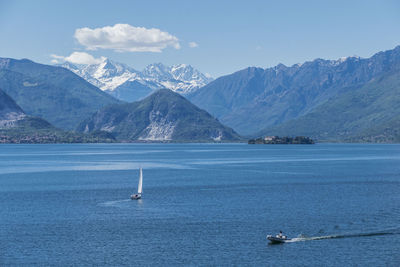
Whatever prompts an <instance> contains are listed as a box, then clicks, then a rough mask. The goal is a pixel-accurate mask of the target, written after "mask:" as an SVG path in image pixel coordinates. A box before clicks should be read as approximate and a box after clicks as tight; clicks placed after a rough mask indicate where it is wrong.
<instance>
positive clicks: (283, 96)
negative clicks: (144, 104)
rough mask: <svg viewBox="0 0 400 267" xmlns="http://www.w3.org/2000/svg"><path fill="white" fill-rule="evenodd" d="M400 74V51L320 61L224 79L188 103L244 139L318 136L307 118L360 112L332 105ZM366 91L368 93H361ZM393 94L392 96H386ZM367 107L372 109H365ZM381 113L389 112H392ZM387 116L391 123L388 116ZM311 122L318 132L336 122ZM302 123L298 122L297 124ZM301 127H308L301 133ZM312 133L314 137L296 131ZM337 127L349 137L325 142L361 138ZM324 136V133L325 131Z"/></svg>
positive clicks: (253, 70)
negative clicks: (277, 135)
mask: <svg viewBox="0 0 400 267" xmlns="http://www.w3.org/2000/svg"><path fill="white" fill-rule="evenodd" d="M399 70H400V46H398V47H396V48H395V49H393V50H388V51H385V52H379V53H377V54H375V55H373V56H372V57H370V58H366V59H363V58H359V57H347V58H341V59H339V60H323V59H316V60H313V61H311V62H305V63H303V64H296V65H293V66H291V67H287V66H285V65H283V64H280V65H277V66H276V67H273V68H267V69H262V68H255V67H249V68H246V69H243V70H241V71H238V72H235V73H233V74H231V75H227V76H223V77H220V78H218V79H216V80H214V81H212V82H210V83H209V84H208V85H206V86H204V87H202V88H200V89H199V90H197V91H195V92H193V93H191V94H189V95H188V96H187V97H188V98H189V99H190V100H191V101H192V102H193V103H194V104H196V105H198V106H199V107H201V108H203V109H205V110H207V111H208V112H210V113H211V114H212V115H213V116H215V117H217V118H218V119H219V120H220V121H221V122H222V123H223V124H225V125H227V126H230V127H232V128H233V129H235V130H236V131H237V132H238V133H239V134H243V135H249V136H254V135H260V134H275V133H279V134H284V135H296V134H298V133H300V132H301V133H310V134H311V135H314V134H313V133H311V131H312V129H311V128H309V127H311V125H310V124H307V125H308V126H306V125H305V124H304V121H305V120H310V119H311V118H310V117H305V116H306V115H307V114H310V116H311V115H312V114H315V113H319V114H320V113H321V112H322V111H327V110H326V108H328V106H329V107H330V112H335V114H336V116H339V115H341V114H344V113H346V112H350V111H351V110H353V108H355V107H353V106H352V104H351V103H352V102H351V101H350V102H348V104H349V105H348V106H341V107H339V106H336V107H337V108H336V109H332V105H333V104H332V101H340V100H338V99H342V98H341V97H343V98H346V97H349V94H352V92H354V94H356V92H359V94H362V92H364V93H366V92H365V90H367V91H368V88H371V90H372V87H374V86H373V85H371V87H369V86H367V84H368V83H369V82H373V81H375V80H379V79H386V78H382V77H383V76H385V75H389V74H393V75H394V77H396V75H399ZM385 77H386V76H385ZM393 79H394V78H390V79H389V80H388V81H393ZM380 85H385V87H382V88H381V89H380V90H382V93H383V91H384V92H385V94H386V93H387V94H394V95H396V96H397V93H398V91H396V90H397V88H398V87H392V86H390V84H388V83H382V84H380ZM363 86H367V87H365V88H364V89H362V90H360V91H358V90H359V89H360V88H362V87H363ZM391 90H392V92H387V91H391ZM393 90H394V91H393ZM357 97H361V96H357ZM357 97H354V98H353V101H357ZM335 103H337V102H335ZM365 105H368V104H367V103H365ZM377 111H379V110H377ZM359 112H361V114H363V112H366V111H365V110H359ZM382 112H388V110H385V111H382ZM396 112H397V111H396ZM396 112H395V113H396ZM388 116H389V117H390V115H389V114H388ZM300 118H301V119H302V120H300ZM312 118H313V119H312V121H313V123H314V126H312V128H313V129H315V125H318V126H319V125H321V124H322V123H324V124H326V125H330V124H331V120H332V116H319V117H318V120H317V118H316V117H315V116H313V117H312ZM385 118H386V117H385ZM297 119H299V120H298V121H296V120H297ZM352 119H353V117H348V118H347V120H349V121H350V120H352ZM387 119H389V118H387ZM382 123H383V121H382ZM280 125H282V127H280ZM290 125H292V126H290ZM295 125H297V126H295ZM302 125H304V127H300V126H302ZM307 127H308V130H309V131H300V130H299V131H294V130H295V129H301V128H307ZM337 127H338V130H337V133H339V132H340V131H341V132H348V133H349V134H348V135H346V134H340V135H337V134H333V133H330V134H327V135H326V136H327V137H328V136H330V137H329V138H339V137H340V138H344V137H345V136H346V138H350V135H351V134H353V133H356V132H354V131H349V129H347V127H346V124H340V125H337ZM339 128H340V129H339ZM320 130H321V132H323V131H324V130H323V129H322V128H321V129H320ZM315 136H318V137H321V138H322V137H323V136H324V135H321V134H316V135H315Z"/></svg>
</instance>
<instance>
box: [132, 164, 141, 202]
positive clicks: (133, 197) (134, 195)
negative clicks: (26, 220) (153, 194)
mask: <svg viewBox="0 0 400 267" xmlns="http://www.w3.org/2000/svg"><path fill="white" fill-rule="evenodd" d="M139 172H140V175H139V184H138V190H137V191H138V192H137V194H133V195H131V199H132V200H134V199H135V200H137V199H141V198H142V184H143V170H142V168H140V170H139Z"/></svg>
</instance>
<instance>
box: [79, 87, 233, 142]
mask: <svg viewBox="0 0 400 267" xmlns="http://www.w3.org/2000/svg"><path fill="white" fill-rule="evenodd" d="M77 130H78V131H80V132H84V133H91V132H93V131H106V132H109V133H110V134H111V135H113V136H114V137H115V138H116V139H117V140H119V141H130V142H131V141H162V142H165V141H167V142H169V141H196V142H198V141H205V142H215V141H238V140H240V137H239V136H238V135H237V134H236V133H235V132H234V131H233V130H232V129H231V128H228V127H226V126H223V125H222V124H221V123H219V122H218V120H216V119H215V118H213V117H212V116H211V115H210V114H208V113H207V112H206V111H204V110H201V109H199V108H198V107H196V106H194V105H193V104H192V103H190V102H189V101H188V100H186V99H185V98H184V97H182V96H181V95H179V94H177V93H175V92H172V91H171V90H169V89H161V90H158V91H156V92H155V93H153V94H152V95H150V96H148V97H147V98H145V99H143V100H141V101H137V102H133V103H128V104H121V105H112V106H109V107H105V108H103V109H101V110H99V111H98V112H96V113H95V114H94V115H93V116H92V117H91V118H89V119H87V120H85V121H83V122H82V123H81V124H80V125H79V126H78V128H77Z"/></svg>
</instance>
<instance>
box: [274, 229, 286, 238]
mask: <svg viewBox="0 0 400 267" xmlns="http://www.w3.org/2000/svg"><path fill="white" fill-rule="evenodd" d="M276 237H278V238H282V239H286V236H284V235H283V233H282V231H279V234H277V235H276Z"/></svg>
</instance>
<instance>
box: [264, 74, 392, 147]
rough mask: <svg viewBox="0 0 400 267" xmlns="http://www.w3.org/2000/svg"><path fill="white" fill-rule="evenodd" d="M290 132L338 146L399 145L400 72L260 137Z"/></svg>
mask: <svg viewBox="0 0 400 267" xmlns="http://www.w3.org/2000/svg"><path fill="white" fill-rule="evenodd" d="M289 132H290V133H291V134H293V135H306V136H310V137H312V138H316V139H318V140H324V141H335V142H338V141H345V142H400V70H399V71H395V72H390V73H387V74H385V75H382V76H380V77H378V78H374V79H372V80H371V81H369V82H368V83H366V84H364V85H362V86H359V87H356V88H351V89H349V90H347V92H345V93H343V94H341V95H338V96H335V97H332V98H331V99H330V100H329V101H326V102H325V103H323V104H321V105H320V106H318V107H316V108H315V109H314V110H313V111H311V112H309V113H307V114H305V115H304V116H301V117H299V118H296V119H294V120H290V121H287V122H285V123H283V124H280V125H277V126H273V127H267V128H266V129H264V130H262V131H261V132H260V133H259V134H258V135H269V134H282V133H289Z"/></svg>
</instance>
